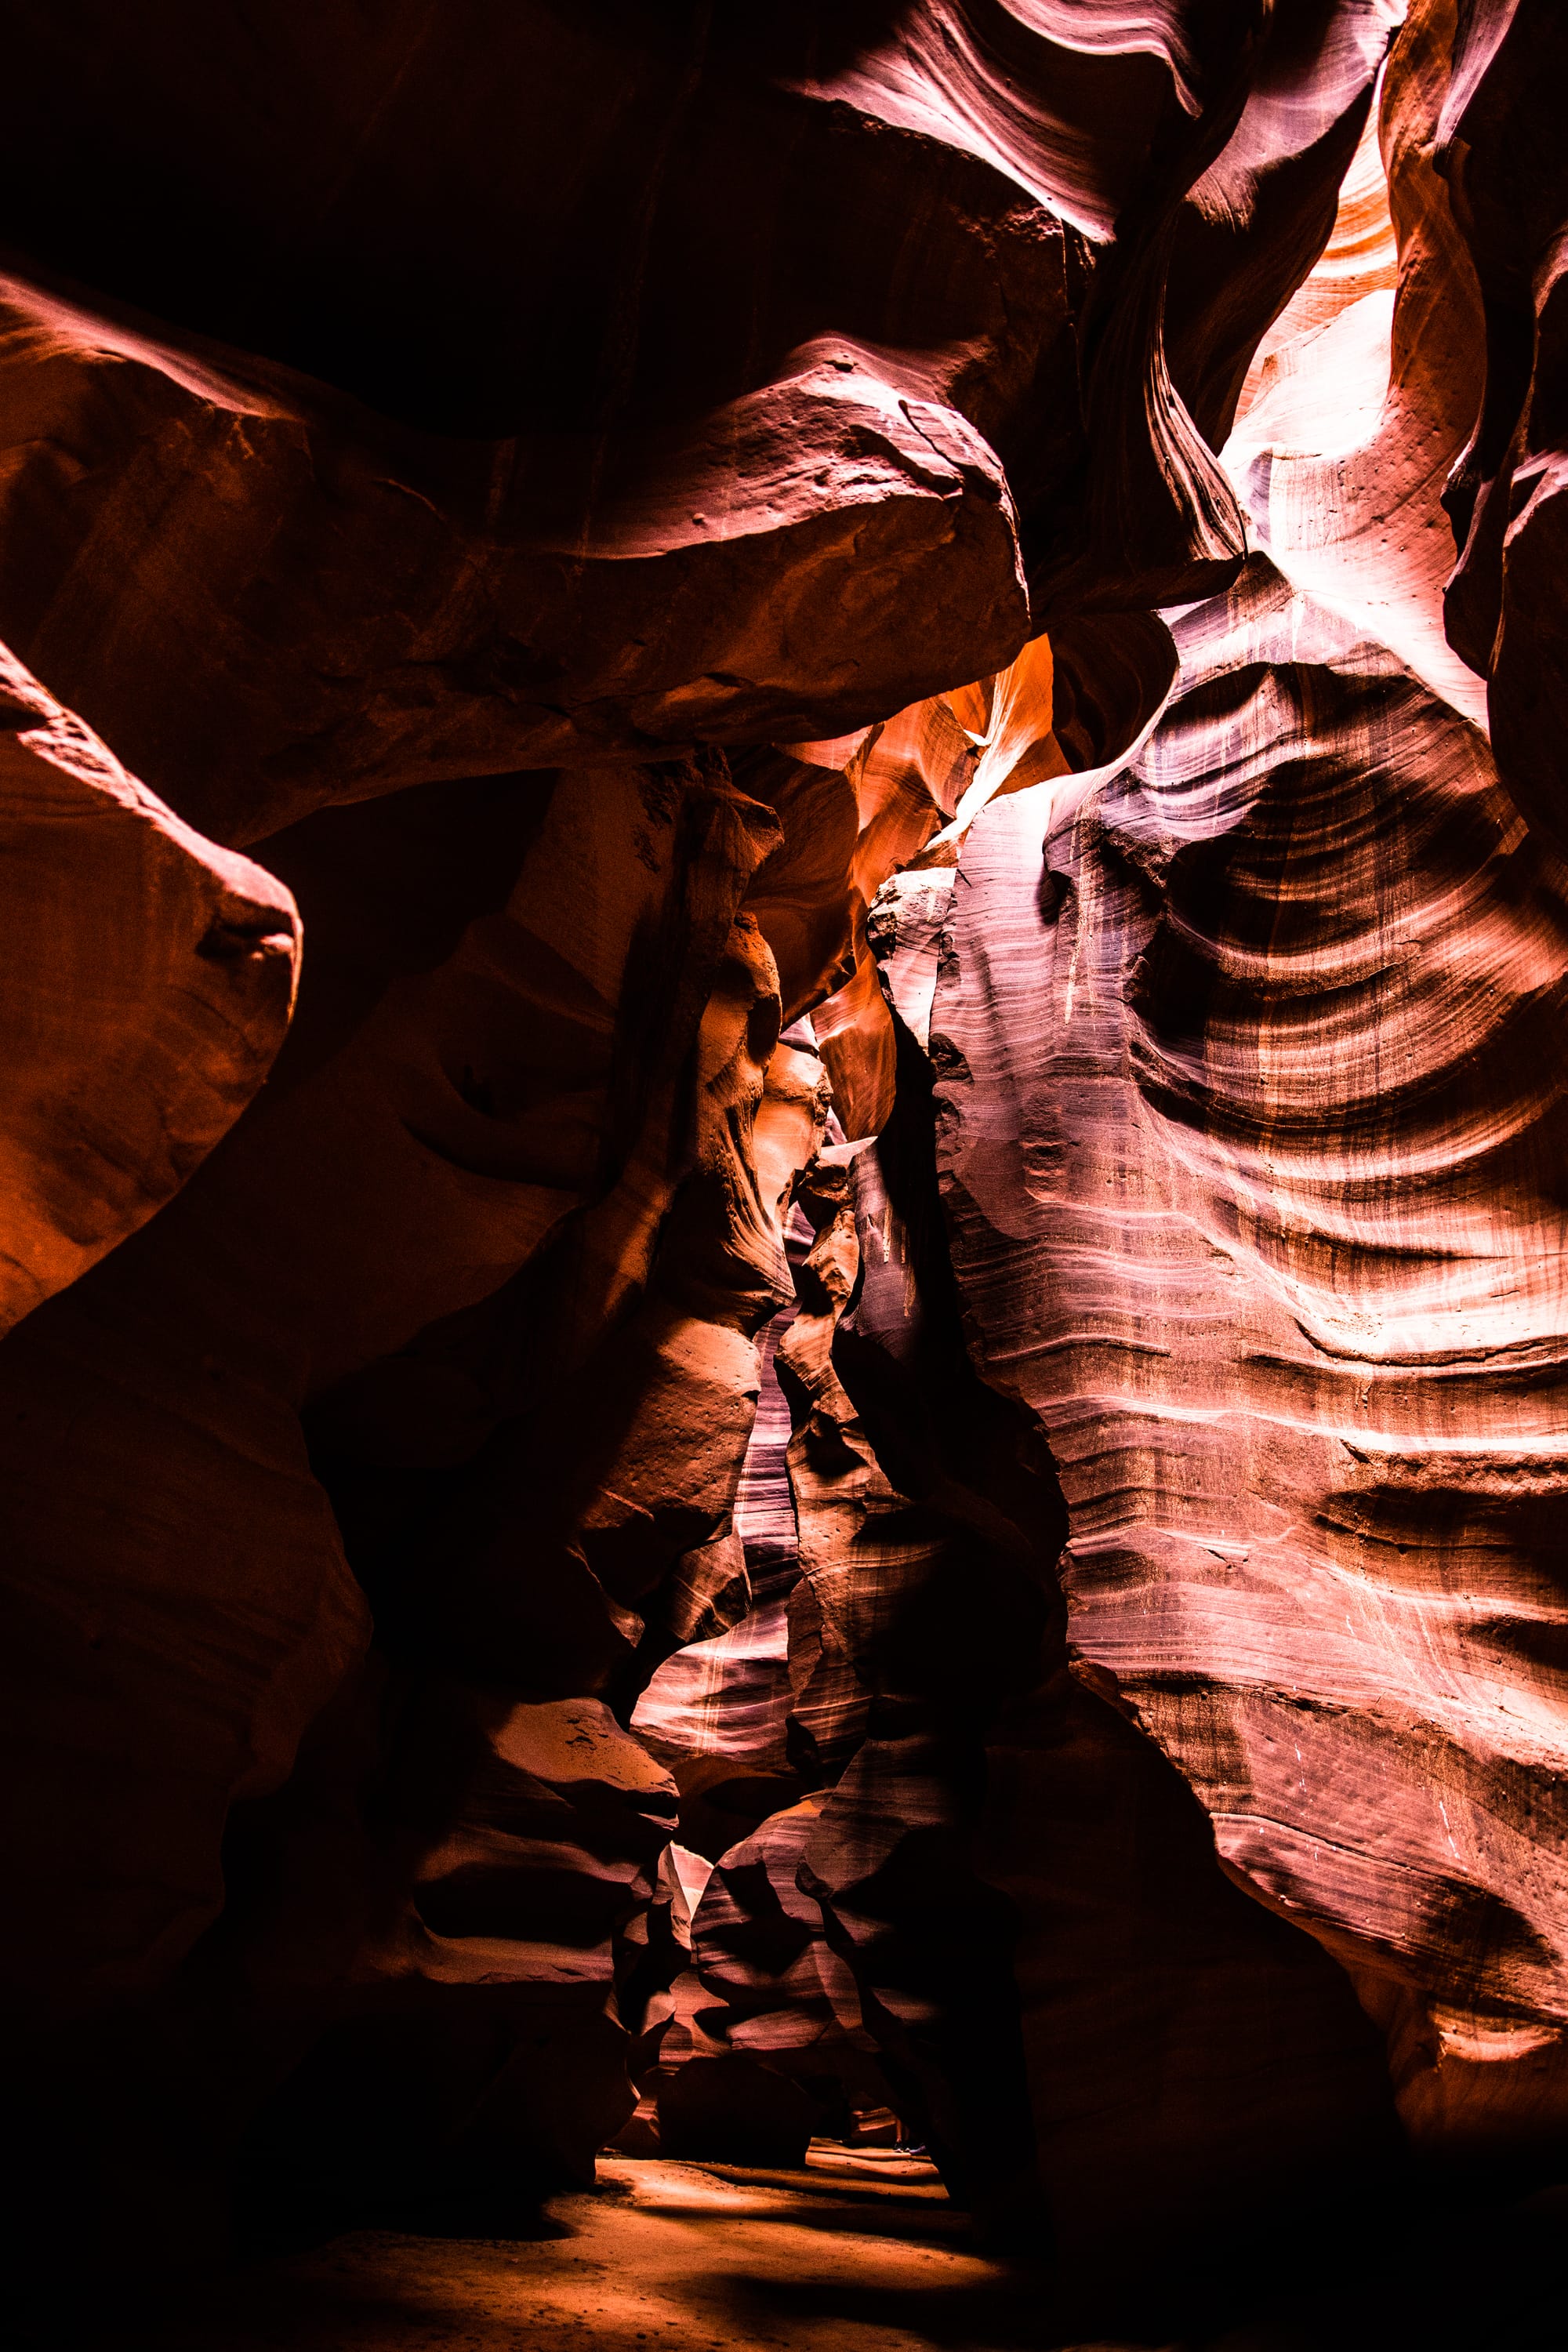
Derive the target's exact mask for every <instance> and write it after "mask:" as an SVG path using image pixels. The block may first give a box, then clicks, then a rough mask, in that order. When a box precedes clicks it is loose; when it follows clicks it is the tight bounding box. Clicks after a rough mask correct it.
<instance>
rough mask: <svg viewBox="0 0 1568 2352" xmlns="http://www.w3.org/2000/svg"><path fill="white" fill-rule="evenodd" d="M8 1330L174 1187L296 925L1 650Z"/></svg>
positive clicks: (1, 1127) (289, 984)
mask: <svg viewBox="0 0 1568 2352" xmlns="http://www.w3.org/2000/svg"><path fill="white" fill-rule="evenodd" d="M0 853H3V855H4V860H5V889H6V898H5V923H4V926H3V929H0V993H3V995H4V1001H5V1049H4V1059H5V1087H4V1100H3V1105H0V1197H3V1199H4V1202H5V1213H4V1226H3V1231H0V1329H4V1328H6V1327H8V1326H9V1325H10V1324H12V1323H15V1322H16V1320H17V1318H19V1317H21V1316H23V1315H26V1314H27V1313H28V1311H29V1310H30V1309H31V1308H32V1307H36V1306H37V1304H38V1303H39V1301H40V1300H42V1299H45V1298H47V1297H49V1296H50V1294H51V1293H52V1292H54V1291H57V1290H61V1289H63V1288H64V1287H65V1286H66V1285H67V1284H68V1283H70V1282H72V1281H74V1280H75V1279H76V1277H77V1276H78V1275H79V1274H82V1273H84V1272H85V1271H86V1269H87V1268H88V1267H89V1266H90V1265H93V1264H94V1263H95V1262H96V1261H97V1260H98V1259H99V1258H100V1257H102V1256H103V1255H104V1253H105V1252H106V1251H108V1250H110V1249H112V1248H113V1247H114V1245H115V1244H116V1243H117V1242H120V1241H122V1240H124V1238H125V1237H126V1235H127V1234H132V1233H133V1232H134V1231H135V1230H136V1228H137V1227H138V1226H139V1225H142V1224H144V1223H146V1221H147V1219H148V1218H149V1217H150V1216H151V1215H152V1214H153V1211H154V1210H155V1209H158V1208H161V1207H162V1206H163V1202H166V1201H168V1200H170V1199H172V1198H173V1196H174V1193H176V1192H178V1191H179V1189H180V1187H181V1185H182V1184H183V1183H184V1181H185V1179H186V1177H187V1176H189V1175H190V1173H191V1171H192V1170H193V1169H195V1167H196V1166H198V1165H199V1163H200V1162H201V1160H204V1159H205V1156H206V1154H207V1152H208V1151H209V1150H211V1149H212V1147H213V1145H214V1144H215V1143H216V1142H217V1140H218V1139H219V1138H220V1136H222V1135H223V1134H224V1133H225V1132H226V1129H228V1128H229V1127H230V1126H231V1125H232V1124H233V1122H234V1120H235V1119H236V1118H237V1117H238V1115H239V1113H240V1112H241V1111H242V1110H243V1109H244V1108H245V1106H246V1104H247V1102H248V1101H249V1100H250V1097H252V1095H254V1094H255V1092H256V1090H257V1088H258V1087H259V1086H260V1084H261V1082H262V1079H263V1078H264V1077H265V1076H266V1075H267V1068H268V1064H269V1063H270V1062H271V1060H272V1058H273V1056H274V1055H275V1054H276V1053H277V1051H278V1048H279V1045H281V1044H282V1042H283V1036H284V1033H285V1031H286V1030H287V1028H288V1025H289V1013H290V1010H291V1009H292V1006H293V1002H294V984H295V975H296V971H297V967H298V962H299V953H300V923H299V918H298V916H297V914H296V912H295V908H294V902H293V900H292V899H291V898H290V897H289V892H288V891H287V890H286V889H285V888H284V887H283V886H282V885H281V884H280V883H279V882H277V881H275V880H274V879H273V877H272V876H271V875H270V874H267V873H264V872H263V871H262V869H261V868H260V867H259V866H253V865H252V864H251V863H250V862H249V860H248V859H247V858H243V857H236V856H232V855H230V854H229V853H228V852H227V851H226V850H222V849H219V848H217V847H216V846H215V845H214V844H213V843H212V842H210V841H204V840H203V839H202V837H201V835H199V834H196V833H194V832H193V831H192V830H191V828H190V826H189V825H187V824H182V822H181V821H180V819H179V818H178V817H177V816H175V815H174V814H173V812H172V811H171V810H169V809H167V808H165V807H164V806H163V803H162V802H161V801H160V800H158V799H156V798H155V796H154V795H153V793H150V792H149V791H148V790H147V789H146V787H145V785H143V784H141V783H138V782H137V781H136V779H135V777H134V776H132V775H128V774H127V772H126V771H125V770H124V768H122V767H121V763H120V761H118V760H117V759H116V758H115V756H114V754H113V753H112V751H110V750H109V749H108V748H107V747H106V746H105V745H104V744H103V743H101V742H100V740H98V738H97V737H96V736H95V735H94V734H93V733H92V731H91V730H90V729H89V728H87V727H85V726H84V725H83V724H82V722H81V720H80V719H77V718H75V717H73V716H72V714H71V713H70V712H69V711H68V710H66V709H62V707H61V706H60V704H59V703H58V702H57V701H56V700H55V698H54V697H53V696H52V695H51V694H48V693H47V692H46V690H45V689H44V688H42V687H41V686H40V685H39V684H38V682H37V679H36V678H34V677H30V676H29V674H28V673H27V671H26V669H24V668H23V667H22V665H21V663H20V662H18V661H17V660H16V657H15V656H13V655H12V654H10V653H9V652H8V651H6V649H5V647H4V646H0Z"/></svg>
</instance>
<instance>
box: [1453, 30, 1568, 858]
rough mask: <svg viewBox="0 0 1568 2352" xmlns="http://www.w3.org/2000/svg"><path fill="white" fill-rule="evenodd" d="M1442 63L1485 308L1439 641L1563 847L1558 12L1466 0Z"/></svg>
mask: <svg viewBox="0 0 1568 2352" xmlns="http://www.w3.org/2000/svg"><path fill="white" fill-rule="evenodd" d="M1446 62H1447V68H1448V70H1447V75H1446V77H1445V79H1444V84H1443V86H1442V87H1441V89H1440V91H1439V97H1440V101H1441V108H1442V110H1441V113H1440V115H1439V117H1438V120H1437V122H1436V142H1435V152H1434V157H1433V161H1434V164H1435V167H1436V170H1437V172H1438V173H1441V175H1442V177H1443V178H1444V180H1445V181H1446V182H1447V194H1448V196H1449V199H1450V202H1451V204H1452V207H1453V213H1454V216H1455V219H1456V220H1457V222H1458V226H1459V228H1460V230H1461V232H1462V234H1463V237H1464V242H1465V246H1466V247H1467V249H1468V257H1469V259H1470V261H1471V262H1472V263H1473V265H1474V268H1475V273H1476V277H1477V278H1478V280H1479V293H1480V305H1481V313H1482V316H1481V321H1480V329H1479V331H1472V335H1471V339H1470V343H1469V352H1470V355H1471V356H1470V365H1471V373H1472V376H1473V377H1475V378H1478V379H1479V381H1478V382H1476V383H1474V384H1473V394H1479V395H1480V396H1479V401H1477V400H1476V399H1475V398H1474V397H1473V398H1472V406H1473V407H1478V408H1479V413H1478V414H1476V415H1475V420H1474V430H1473V432H1472V433H1471V435H1470V437H1469V440H1468V443H1467V445H1466V446H1465V448H1464V450H1463V452H1462V453H1461V454H1460V456H1459V457H1458V462H1457V463H1456V465H1455V467H1454V471H1453V474H1452V477H1451V478H1450V481H1449V484H1448V488H1447V494H1446V496H1445V499H1444V504H1445V505H1446V507H1447V509H1448V513H1449V516H1450V519H1451V520H1452V522H1453V526H1454V536H1455V540H1456V541H1457V542H1458V547H1459V551H1460V552H1459V560H1458V563H1457V565H1456V566H1455V569H1454V573H1453V577H1452V579H1451V580H1450V582H1449V583H1448V589H1447V596H1446V598H1445V600H1444V613H1445V618H1446V620H1447V631H1448V637H1449V642H1450V643H1451V644H1452V645H1453V646H1454V647H1455V649H1456V650H1457V651H1458V653H1459V654H1460V655H1462V656H1463V657H1464V659H1465V660H1466V661H1467V662H1468V664H1469V665H1470V667H1471V668H1472V669H1474V670H1476V671H1477V672H1478V673H1479V675H1480V676H1482V677H1486V678H1487V680H1488V690H1487V708H1488V710H1489V714H1490V719H1491V729H1492V740H1493V743H1494V745H1495V746H1496V750H1497V756H1498V764H1499V767H1500V769H1501V771H1502V774H1503V777H1504V779H1505V781H1506V782H1507V783H1508V785H1509V788H1510V791H1511V792H1512V793H1514V795H1515V797H1516V798H1517V799H1518V801H1519V803H1520V805H1521V808H1522V809H1523V810H1524V812H1525V814H1526V815H1527V816H1528V817H1529V818H1530V820H1531V824H1535V825H1537V826H1538V827H1539V828H1540V829H1541V830H1542V832H1543V833H1544V834H1545V835H1547V836H1548V837H1549V838H1550V839H1551V840H1552V841H1553V842H1555V843H1556V845H1558V847H1559V848H1562V847H1564V846H1568V817H1565V816H1564V813H1563V784H1562V761H1561V744H1562V739H1563V720H1564V717H1565V715H1568V629H1565V628H1564V624H1563V592H1562V584H1561V583H1562V579H1563V556H1564V546H1565V532H1568V495H1565V493H1568V430H1565V428H1564V425H1563V394H1564V387H1565V384H1568V345H1565V342H1564V334H1563V320H1564V316H1565V314H1568V270H1565V268H1564V247H1563V229H1564V226H1568V167H1565V165H1564V161H1563V149H1562V142H1561V139H1560V138H1559V136H1558V130H1557V115H1556V110H1555V107H1554V104H1553V100H1552V91H1553V90H1554V89H1558V88H1560V87H1561V85H1562V81H1563V75H1564V73H1568V22H1565V21H1564V18H1563V12H1562V10H1561V9H1559V8H1555V7H1553V6H1552V5H1551V0H1472V5H1467V6H1463V7H1461V8H1459V9H1458V11H1457V12H1456V17H1455V22H1454V26H1453V32H1452V39H1451V45H1450V49H1449V55H1448V58H1447V60H1446ZM1483 349H1484V361H1483V358H1482V351H1483Z"/></svg>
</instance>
